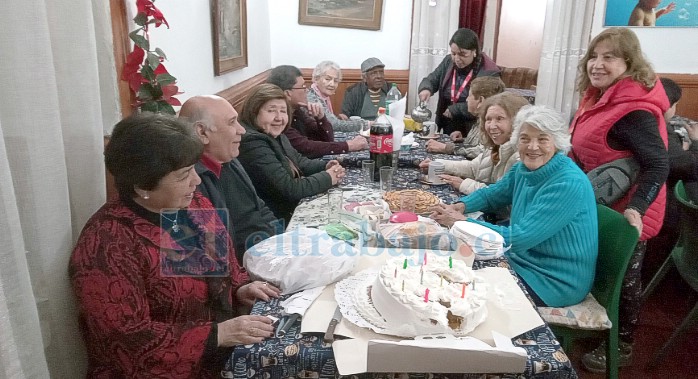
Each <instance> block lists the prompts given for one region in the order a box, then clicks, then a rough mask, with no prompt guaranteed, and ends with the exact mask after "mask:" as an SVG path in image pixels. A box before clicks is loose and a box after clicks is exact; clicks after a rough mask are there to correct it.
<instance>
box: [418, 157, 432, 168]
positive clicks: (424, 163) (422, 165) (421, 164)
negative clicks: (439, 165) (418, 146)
mask: <svg viewBox="0 0 698 379" xmlns="http://www.w3.org/2000/svg"><path fill="white" fill-rule="evenodd" d="M429 163H431V159H429V158H427V159H425V160H423V161H421V162H419V168H421V169H422V170H425V169H429Z"/></svg>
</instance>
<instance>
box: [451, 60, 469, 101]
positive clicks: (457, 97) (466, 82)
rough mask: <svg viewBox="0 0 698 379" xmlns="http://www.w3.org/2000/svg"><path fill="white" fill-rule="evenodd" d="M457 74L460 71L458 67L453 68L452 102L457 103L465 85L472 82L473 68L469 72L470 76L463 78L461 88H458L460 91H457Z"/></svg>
mask: <svg viewBox="0 0 698 379" xmlns="http://www.w3.org/2000/svg"><path fill="white" fill-rule="evenodd" d="M456 76H458V72H457V71H456V69H455V68H454V69H453V80H451V103H453V104H455V103H457V102H458V99H459V98H460V95H461V94H462V93H463V91H464V90H465V87H466V86H467V85H468V83H470V79H471V78H472V77H473V70H470V72H469V73H468V76H466V77H465V80H463V83H461V85H460V88H459V89H458V93H456Z"/></svg>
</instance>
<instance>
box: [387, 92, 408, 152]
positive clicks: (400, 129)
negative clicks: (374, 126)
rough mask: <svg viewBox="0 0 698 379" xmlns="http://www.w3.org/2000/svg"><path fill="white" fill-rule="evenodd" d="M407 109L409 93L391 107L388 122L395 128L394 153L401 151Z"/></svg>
mask: <svg viewBox="0 0 698 379" xmlns="http://www.w3.org/2000/svg"><path fill="white" fill-rule="evenodd" d="M406 109H407V93H405V96H403V97H402V99H400V100H399V101H396V102H394V103H392V104H390V106H389V109H388V110H389V111H390V115H389V116H386V117H388V121H390V125H392V126H393V151H400V145H401V144H402V133H404V132H405V110H406Z"/></svg>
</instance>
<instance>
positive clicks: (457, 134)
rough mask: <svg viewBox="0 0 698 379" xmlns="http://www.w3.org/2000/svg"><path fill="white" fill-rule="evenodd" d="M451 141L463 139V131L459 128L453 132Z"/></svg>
mask: <svg viewBox="0 0 698 379" xmlns="http://www.w3.org/2000/svg"><path fill="white" fill-rule="evenodd" d="M451 141H453V142H461V141H463V133H461V132H459V131H457V130H456V131H455V132H453V133H451Z"/></svg>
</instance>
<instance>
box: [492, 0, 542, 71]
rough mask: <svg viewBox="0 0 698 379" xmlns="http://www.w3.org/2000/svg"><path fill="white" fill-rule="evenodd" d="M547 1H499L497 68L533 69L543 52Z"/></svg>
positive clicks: (536, 66) (538, 62) (537, 64)
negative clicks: (498, 66)
mask: <svg viewBox="0 0 698 379" xmlns="http://www.w3.org/2000/svg"><path fill="white" fill-rule="evenodd" d="M546 3H547V0H528V1H520V0H502V10H501V14H500V16H499V17H500V20H499V38H498V43H497V64H498V65H500V66H504V67H528V68H535V69H537V68H538V66H539V64H540V54H541V50H542V48H543V26H544V25H545V8H546Z"/></svg>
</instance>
